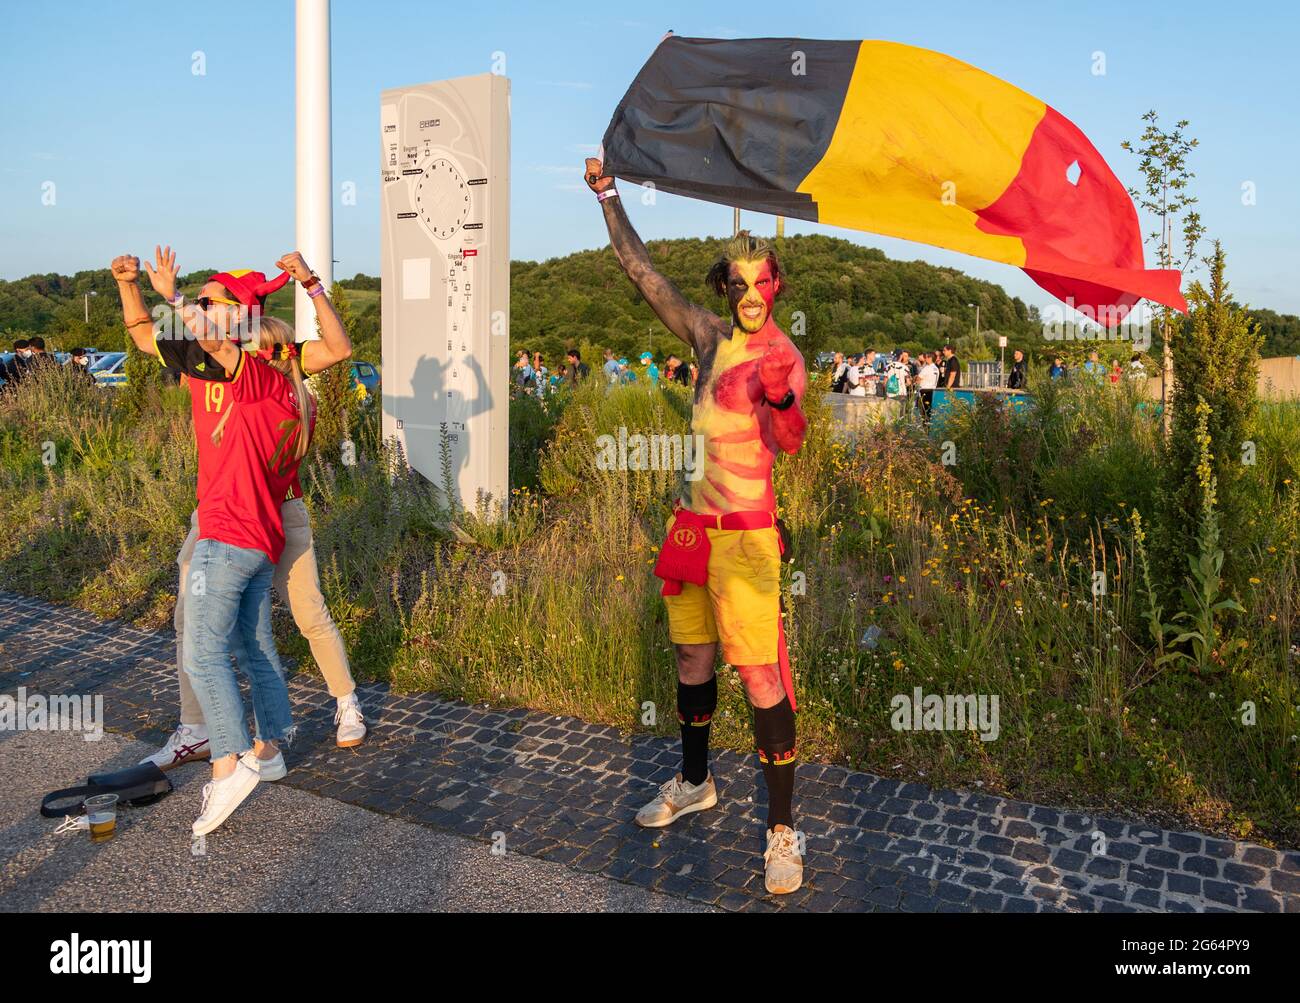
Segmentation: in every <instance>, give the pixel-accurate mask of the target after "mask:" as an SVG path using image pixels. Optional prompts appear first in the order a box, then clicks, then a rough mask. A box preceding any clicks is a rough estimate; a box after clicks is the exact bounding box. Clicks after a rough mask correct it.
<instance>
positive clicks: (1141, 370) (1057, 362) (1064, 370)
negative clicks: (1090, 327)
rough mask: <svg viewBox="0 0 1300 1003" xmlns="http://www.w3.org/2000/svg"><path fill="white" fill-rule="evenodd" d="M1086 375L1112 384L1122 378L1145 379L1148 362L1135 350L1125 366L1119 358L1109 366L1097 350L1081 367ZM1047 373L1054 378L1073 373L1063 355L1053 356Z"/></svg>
mask: <svg viewBox="0 0 1300 1003" xmlns="http://www.w3.org/2000/svg"><path fill="white" fill-rule="evenodd" d="M1080 369H1081V370H1082V371H1083V373H1084V375H1085V376H1087V377H1089V378H1090V379H1093V380H1096V381H1097V382H1098V383H1110V384H1111V385H1112V386H1114V385H1116V384H1118V383H1120V382H1121V381H1122V380H1125V379H1129V380H1145V379H1146V378H1147V368H1146V364H1145V363H1144V362H1143V361H1142V353H1141V352H1134V353H1133V355H1132V356H1131V357H1130V358H1129V362H1128V366H1127V367H1125V366H1123V365H1122V364H1121V363H1120V361H1119V359H1112V360H1111V363H1110V365H1109V366H1107V365H1106V364H1105V363H1104V362H1102V361H1101V357H1100V355H1099V354H1098V353H1097V352H1095V351H1094V352H1089V353H1088V359H1087V361H1086V362H1084V364H1083V365H1082V366H1081V367H1080ZM1047 375H1048V377H1049V378H1051V379H1053V380H1063V379H1067V378H1069V377H1070V375H1071V371H1070V369H1069V367H1067V366H1066V365H1065V362H1064V361H1062V359H1061V356H1059V355H1056V356H1053V357H1052V364H1051V366H1049V367H1048V370H1047Z"/></svg>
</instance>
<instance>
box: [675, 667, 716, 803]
mask: <svg viewBox="0 0 1300 1003" xmlns="http://www.w3.org/2000/svg"><path fill="white" fill-rule="evenodd" d="M717 706H718V677H717V676H712V677H711V678H710V679H709V681H708V682H707V683H698V684H697V685H695V686H688V685H687V684H686V683H684V682H682V681H681V680H680V679H679V680H678V681H677V720H678V722H680V724H681V726H682V779H683V780H685V781H686V782H687V783H688V784H696V785H698V784H702V783H704V779H705V778H706V777H707V776H708V775H709V722H710V721H712V720H713V712H714V710H716V709H717Z"/></svg>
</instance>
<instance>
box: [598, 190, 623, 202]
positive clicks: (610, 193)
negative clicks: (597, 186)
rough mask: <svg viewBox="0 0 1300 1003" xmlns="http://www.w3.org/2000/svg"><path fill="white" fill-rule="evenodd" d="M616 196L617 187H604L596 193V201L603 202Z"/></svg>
mask: <svg viewBox="0 0 1300 1003" xmlns="http://www.w3.org/2000/svg"><path fill="white" fill-rule="evenodd" d="M616 198H618V189H617V188H606V189H605V190H604V191H603V192H597V193H596V201H597V202H604V201H605V199H616Z"/></svg>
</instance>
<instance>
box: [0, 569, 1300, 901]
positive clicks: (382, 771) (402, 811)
mask: <svg viewBox="0 0 1300 1003" xmlns="http://www.w3.org/2000/svg"><path fill="white" fill-rule="evenodd" d="M174 650H175V649H174V645H173V637H172V635H171V634H170V633H151V632H146V631H141V630H137V629H134V628H132V627H129V626H125V625H122V624H117V623H105V622H103V621H100V620H98V619H96V618H95V617H93V616H91V615H90V614H87V613H83V612H80V611H78V610H74V609H69V608H65V607H56V606H52V605H50V604H48V603H44V602H41V601H39V600H34V599H29V598H25V597H21V596H16V595H12V594H8V593H3V592H0V695H3V694H8V695H10V696H16V694H17V690H18V688H19V687H20V686H21V687H25V688H26V690H27V693H28V694H35V693H45V694H91V693H93V694H102V695H103V697H104V717H105V722H104V723H105V727H106V728H107V729H108V730H110V731H113V732H118V733H122V734H126V735H131V736H134V737H136V738H140V739H144V740H148V741H156V742H159V743H161V742H162V741H163V740H164V739H165V738H166V736H167V734H168V733H169V732H170V730H171V728H172V727H173V726H174V724H175V718H174V715H175V713H176V706H177V696H176V692H177V686H176V680H175V666H174V662H173V659H174ZM289 692H290V697H291V699H292V700H293V703H294V712H295V718H296V720H298V721H299V722H300V723H301V728H300V731H299V737H298V738H297V740H296V741H295V742H294V745H293V747H292V749H290V750H289V751H288V753H287V757H286V758H287V759H288V763H289V767H290V770H289V775H288V777H287V778H286V779H285V780H283V781H281V784H287V785H289V786H291V787H295V788H297V789H299V790H302V791H306V792H309V793H311V794H316V795H319V796H322V797H326V798H332V799H334V800H337V801H341V802H344V803H346V804H352V805H357V806H360V807H362V808H365V809H368V810H370V811H373V812H379V813H382V814H386V815H390V816H393V817H395V818H398V819H402V820H405V821H408V822H415V823H418V824H421V825H424V826H428V827H430V828H433V829H436V830H440V831H443V832H449V833H457V834H459V835H461V836H464V837H468V838H470V839H474V840H481V841H483V842H484V843H487V842H491V841H493V840H494V839H495V840H496V841H497V842H498V843H500V842H501V841H504V846H505V849H506V852H507V853H517V854H524V855H527V856H530V857H537V858H541V859H543V860H547V861H552V862H555V863H559V864H562V865H564V866H565V867H568V868H571V869H573V870H575V871H579V872H585V873H589V874H596V875H601V876H603V877H607V878H614V879H617V880H619V881H623V882H627V883H630V884H633V885H637V886H641V887H643V888H647V889H652V890H653V891H656V892H660V893H662V894H665V895H670V896H675V897H678V898H685V899H688V900H690V901H692V902H695V903H700V904H706V905H712V906H717V907H720V908H722V909H726V910H738V911H746V912H748V911H755V910H758V911H766V910H778V909H779V910H788V909H794V910H811V911H859V912H862V911H909V912H911V911H915V912H933V911H958V912H971V911H980V912H986V911H987V912H992V911H1005V912H1117V911H1119V912H1133V911H1139V912H1149V911H1169V912H1202V911H1203V912H1237V911H1245V912H1253V911H1258V912H1284V911H1285V912H1300V853H1297V852H1295V851H1277V850H1271V849H1268V848H1266V847H1262V846H1257V845H1254V844H1251V843H1244V842H1233V841H1230V840H1224V839H1217V838H1213V837H1209V836H1205V835H1202V834H1199V833H1194V832H1172V831H1165V830H1161V829H1155V828H1151V827H1148V826H1145V825H1141V824H1130V823H1127V822H1123V821H1116V820H1111V819H1106V818H1097V817H1088V816H1084V815H1081V814H1078V813H1073V812H1069V811H1060V810H1057V809H1054V808H1048V807H1044V806H1040V805H1034V804H1027V803H1025V802H1020V801H1011V800H1008V799H1005V798H1000V797H995V796H992V795H989V794H985V793H971V792H963V791H951V790H931V789H930V788H927V787H925V786H923V785H921V784H915V783H902V782H900V781H897V780H889V779H883V778H881V777H876V776H872V775H870V774H867V773H857V772H854V771H852V770H848V769H844V768H842V767H837V766H827V765H822V764H818V763H811V762H801V763H800V764H799V767H798V771H799V772H798V786H797V788H796V803H795V812H796V819H797V822H798V825H799V828H800V830H802V831H803V832H804V833H805V834H806V838H807V856H806V868H805V881H804V887H803V888H801V889H800V890H799V891H798V892H796V893H795V894H793V895H789V896H782V897H780V898H779V899H778V898H774V897H772V896H769V895H768V894H767V893H766V892H765V890H764V888H763V881H762V850H763V832H764V827H763V823H762V819H763V817H764V814H765V811H764V804H763V799H764V792H763V788H762V784H761V782H760V779H759V773H758V770H757V767H756V765H755V763H754V761H753V757H752V756H740V755H737V754H734V753H731V752H721V753H718V754H716V755H715V757H714V762H713V770H714V775H715V777H716V778H717V780H718V785H719V797H720V802H719V806H718V808H717V809H715V810H712V811H708V812H700V813H697V814H694V815H691V816H688V817H687V818H684V819H683V820H682V821H680V822H679V823H677V824H676V825H675V826H673V827H672V828H670V829H661V830H656V831H647V830H643V829H640V828H638V827H637V826H636V825H635V824H634V823H633V822H632V815H633V813H634V812H635V809H636V808H637V807H638V806H639V805H640V804H642V803H643V802H644V801H645V800H647V799H648V797H649V796H650V795H651V794H652V793H653V791H654V790H655V788H656V787H657V785H658V784H660V783H662V782H663V781H665V780H667V779H669V778H670V777H671V776H672V775H673V774H674V772H675V771H676V769H677V766H678V760H677V752H676V750H675V744H676V743H675V742H673V741H670V740H667V739H662V738H656V737H652V736H646V735H636V736H633V737H631V738H630V739H628V738H626V737H624V736H623V735H621V734H620V732H619V731H618V730H617V729H615V728H610V727H606V726H603V725H595V724H588V723H585V722H583V721H580V720H577V719H575V718H567V717H555V716H552V715H546V714H540V713H537V712H535V711H530V710H527V709H522V708H520V709H508V710H492V709H488V708H484V707H481V706H477V705H475V706H470V705H466V704H463V703H457V702H450V701H445V700H440V699H438V698H436V697H434V696H431V695H428V694H412V695H406V696H401V695H397V694H394V693H392V692H390V691H389V690H388V687H387V686H386V685H379V684H367V685H363V686H361V687H360V689H359V695H360V698H361V701H362V704H363V707H364V708H365V711H366V717H367V723H368V725H369V726H370V728H371V733H370V737H369V738H368V739H367V741H366V743H365V744H364V745H362V746H361V747H359V748H357V749H339V748H336V747H335V745H334V741H333V737H334V731H333V707H334V701H333V699H332V698H331V697H330V696H329V694H328V693H327V692H326V690H325V688H324V685H323V683H322V682H321V681H320V680H318V679H315V678H307V677H305V676H301V675H300V676H297V677H294V678H291V680H290V683H289ZM33 808H34V806H33Z"/></svg>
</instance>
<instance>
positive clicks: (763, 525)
mask: <svg viewBox="0 0 1300 1003" xmlns="http://www.w3.org/2000/svg"><path fill="white" fill-rule="evenodd" d="M673 518H674V519H675V520H677V524H678V525H681V524H683V523H685V524H686V525H688V526H699V527H700V528H701V529H769V528H771V527H774V526H775V525H776V513H775V512H728V513H727V514H726V515H700V513H698V512H692V511H691V510H690V509H685V508H679V509H676V510H675V511H674V512H673Z"/></svg>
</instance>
